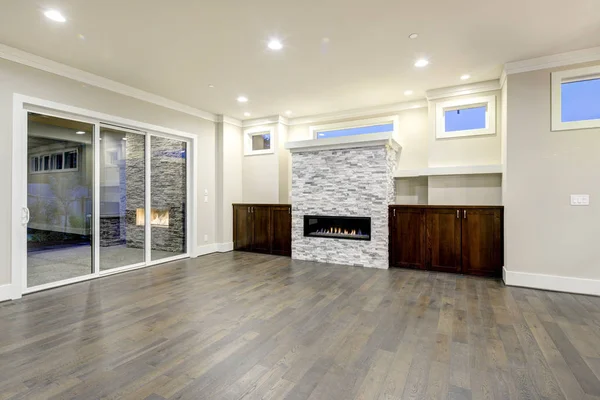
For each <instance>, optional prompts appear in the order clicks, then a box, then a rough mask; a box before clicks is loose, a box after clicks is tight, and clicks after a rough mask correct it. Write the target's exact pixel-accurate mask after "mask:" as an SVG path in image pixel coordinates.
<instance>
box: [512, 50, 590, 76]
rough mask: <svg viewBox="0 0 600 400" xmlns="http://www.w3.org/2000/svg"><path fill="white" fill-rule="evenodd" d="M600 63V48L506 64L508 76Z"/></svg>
mask: <svg viewBox="0 0 600 400" xmlns="http://www.w3.org/2000/svg"><path fill="white" fill-rule="evenodd" d="M594 61H600V46H599V47H592V48H589V49H583V50H575V51H569V52H566V53H560V54H553V55H550V56H544V57H537V58H531V59H528V60H521V61H514V62H509V63H506V64H504V70H505V71H506V75H512V74H520V73H522V72H530V71H537V70H540V69H548V68H557V67H563V66H565V65H573V64H581V63H586V62H594Z"/></svg>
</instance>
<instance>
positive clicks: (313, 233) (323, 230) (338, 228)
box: [304, 215, 371, 240]
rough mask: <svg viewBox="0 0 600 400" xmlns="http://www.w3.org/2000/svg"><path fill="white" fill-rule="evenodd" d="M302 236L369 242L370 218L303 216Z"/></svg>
mask: <svg viewBox="0 0 600 400" xmlns="http://www.w3.org/2000/svg"><path fill="white" fill-rule="evenodd" d="M304 236H308V237H321V238H329V239H351V240H371V218H369V217H333V216H321V215H305V216H304Z"/></svg>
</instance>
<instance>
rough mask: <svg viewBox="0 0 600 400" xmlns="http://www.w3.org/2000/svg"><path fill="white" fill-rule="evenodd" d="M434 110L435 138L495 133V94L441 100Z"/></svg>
mask: <svg viewBox="0 0 600 400" xmlns="http://www.w3.org/2000/svg"><path fill="white" fill-rule="evenodd" d="M435 112H436V116H435V137H436V138H437V139H446V138H453V137H463V136H477V135H493V134H495V133H496V96H483V97H471V98H462V99H458V100H447V101H441V102H439V103H437V104H436V111H435Z"/></svg>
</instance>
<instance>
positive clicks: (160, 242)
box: [150, 136, 187, 260]
mask: <svg viewBox="0 0 600 400" xmlns="http://www.w3.org/2000/svg"><path fill="white" fill-rule="evenodd" d="M150 139H151V140H150V150H151V151H150V187H151V191H150V198H151V203H152V206H151V209H150V230H151V248H150V249H151V259H152V260H159V259H163V258H168V257H173V256H177V255H181V254H186V253H187V227H186V224H187V215H186V214H187V212H186V211H187V176H186V175H187V169H186V166H187V143H186V142H183V141H180V140H175V139H167V138H163V137H158V136H152V137H151V138H150Z"/></svg>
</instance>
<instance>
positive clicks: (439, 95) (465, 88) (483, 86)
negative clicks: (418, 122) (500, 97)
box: [426, 79, 500, 100]
mask: <svg viewBox="0 0 600 400" xmlns="http://www.w3.org/2000/svg"><path fill="white" fill-rule="evenodd" d="M499 89H500V81H499V80H498V79H494V80H491V81H484V82H476V83H470V84H468V85H460V86H451V87H445V88H440V89H432V90H428V91H427V92H426V95H427V100H437V99H443V98H445V97H454V96H463V95H467V94H476V93H483V92H490V91H492V90H499Z"/></svg>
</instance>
